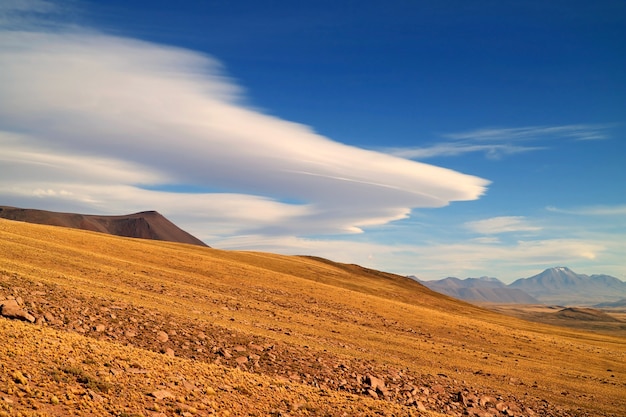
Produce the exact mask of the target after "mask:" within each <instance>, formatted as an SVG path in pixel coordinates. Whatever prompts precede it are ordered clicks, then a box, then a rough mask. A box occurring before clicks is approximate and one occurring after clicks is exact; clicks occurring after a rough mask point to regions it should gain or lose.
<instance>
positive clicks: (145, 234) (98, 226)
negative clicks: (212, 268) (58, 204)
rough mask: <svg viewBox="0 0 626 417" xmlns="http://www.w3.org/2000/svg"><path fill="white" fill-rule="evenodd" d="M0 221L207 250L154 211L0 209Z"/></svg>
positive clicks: (203, 244)
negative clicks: (105, 213) (113, 213)
mask: <svg viewBox="0 0 626 417" xmlns="http://www.w3.org/2000/svg"><path fill="white" fill-rule="evenodd" d="M0 218H3V219H7V220H16V221H21V222H26V223H36V224H45V225H49V226H62V227H70V228H72V229H81V230H89V231H92V232H100V233H106V234H110V235H116V236H123V237H134V238H141V239H152V240H164V241H168V242H176V243H187V244H191V245H198V246H207V245H206V244H205V243H204V242H202V241H201V240H200V239H198V238H196V237H195V236H192V235H191V234H189V233H187V232H186V231H184V230H182V229H181V228H179V227H178V226H176V225H175V224H174V223H172V222H171V221H169V220H168V219H166V218H165V217H163V216H162V215H161V214H159V213H158V212H156V211H142V212H139V213H134V214H127V215H122V216H97V215H89V214H77V213H59V212H55V211H46V210H35V209H25V208H17V207H9V206H0Z"/></svg>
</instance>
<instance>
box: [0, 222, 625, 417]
mask: <svg viewBox="0 0 626 417" xmlns="http://www.w3.org/2000/svg"><path fill="white" fill-rule="evenodd" d="M0 305H3V307H2V310H1V312H2V313H3V314H4V313H6V312H8V311H9V308H8V307H7V308H5V307H4V306H11V308H12V311H21V312H22V313H23V315H22V319H23V320H26V321H23V320H12V319H6V318H0V334H1V335H2V336H1V337H2V339H3V343H1V344H0V358H1V361H0V364H1V365H0V366H2V371H3V372H2V373H0V413H4V414H5V415H7V414H8V415H18V413H21V415H72V414H73V415H76V414H78V415H107V416H109V415H117V416H122V415H125V416H131V415H136V416H139V415H142V416H155V417H156V416H173V415H185V416H196V415H197V416H209V415H220V416H226V415H230V416H239V415H243V416H246V415H256V416H266V415H274V416H278V415H281V416H286V415H290V416H307V415H308V416H312V415H330V416H357V415H358V416H361V415H364V416H367V415H387V416H406V415H438V414H439V413H442V414H446V415H479V416H487V415H489V416H504V415H514V416H516V415H519V416H528V415H540V416H583V415H598V416H619V415H622V414H623V410H625V409H626V400H625V399H624V396H623V393H624V391H625V390H626V339H624V338H620V337H611V336H604V335H598V334H591V333H584V332H578V331H574V330H568V329H564V328H559V327H551V326H547V325H542V324H536V323H530V322H526V321H522V320H518V319H515V318H511V317H507V316H503V315H500V314H496V313H494V312H489V311H487V310H483V309H480V308H478V307H475V306H471V305H469V304H465V303H462V302H459V301H456V300H453V299H451V298H448V297H445V296H442V295H440V294H437V293H434V292H432V291H430V290H428V289H426V288H425V287H423V286H422V285H420V284H419V283H417V282H415V281H413V280H410V279H407V278H404V277H399V276H395V275H392V274H386V273H382V272H378V271H371V270H368V269H365V268H361V267H358V266H355V265H342V264H336V263H333V262H330V261H327V260H322V259H316V258H309V257H287V256H279V255H273V254H267V253H250V252H228V251H219V250H215V249H210V248H206V247H199V246H192V245H184V244H176V243H169V242H161V241H150V240H136V239H128V238H120V237H116V236H109V235H103V234H97V233H92V232H86V231H80V230H73V229H66V228H59V227H52V226H42V225H35V224H27V223H20V222H14V221H8V220H0ZM5 310H6V311H5ZM18 316H19V315H18ZM31 318H32V320H34V323H31V320H30V319H31Z"/></svg>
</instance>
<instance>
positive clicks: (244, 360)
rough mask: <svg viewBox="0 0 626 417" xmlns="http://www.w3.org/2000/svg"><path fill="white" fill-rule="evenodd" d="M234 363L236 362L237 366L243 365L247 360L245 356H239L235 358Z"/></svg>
mask: <svg viewBox="0 0 626 417" xmlns="http://www.w3.org/2000/svg"><path fill="white" fill-rule="evenodd" d="M235 362H237V364H238V365H243V364H244V363H246V362H248V358H246V357H245V356H239V357H237V359H235Z"/></svg>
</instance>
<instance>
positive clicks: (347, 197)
mask: <svg viewBox="0 0 626 417" xmlns="http://www.w3.org/2000/svg"><path fill="white" fill-rule="evenodd" d="M0 68H2V71H0V96H2V97H3V100H0V146H1V147H2V149H3V157H2V158H1V159H0V163H1V164H2V166H3V172H6V173H8V174H10V178H9V177H8V176H4V178H3V179H2V180H0V192H1V193H2V196H3V197H4V200H5V201H13V202H16V203H17V204H21V205H28V206H35V207H37V206H39V205H40V204H38V203H41V201H42V199H50V201H52V202H54V203H55V204H57V205H58V206H62V207H65V209H66V210H69V209H72V208H74V207H78V208H81V209H82V210H83V211H90V212H94V211H95V212H100V213H116V214H117V213H120V212H125V211H130V210H135V209H139V210H142V209H147V208H156V209H158V210H160V211H162V212H164V213H165V214H168V215H171V216H172V217H173V218H174V219H175V220H176V221H180V223H181V224H182V225H184V226H186V227H193V229H192V230H194V231H197V233H198V234H199V235H201V236H205V237H207V238H209V237H212V236H215V235H216V234H219V233H224V234H229V233H231V234H232V233H242V232H246V233H267V234H295V235H306V234H321V233H355V232H361V231H362V230H363V228H364V227H368V226H375V225H382V224H386V223H388V222H390V221H394V220H398V219H403V218H406V217H407V216H408V215H409V214H410V211H411V209H413V208H419V207H442V206H445V205H447V204H449V203H450V202H452V201H464V200H474V199H477V198H479V197H480V196H481V195H482V194H483V193H484V192H485V190H486V187H487V185H488V183H489V182H488V181H487V180H484V179H481V178H478V177H474V176H470V175H465V174H462V173H459V172H456V171H452V170H449V169H444V168H439V167H436V166H432V165H428V164H423V163H418V162H414V161H410V160H406V159H402V158H398V157H395V156H391V155H388V154H385V153H380V152H374V151H371V150H364V149H359V148H356V147H352V146H347V145H344V144H341V143H338V142H334V141H332V140H330V139H328V138H326V137H323V136H321V135H318V134H316V133H315V132H314V131H313V130H312V129H311V128H309V127H307V126H304V125H301V124H297V123H293V122H289V121H285V120H281V119H279V118H276V117H272V116H269V115H266V114H263V113H261V112H259V111H257V110H254V109H253V108H251V107H250V106H247V105H246V103H245V97H244V94H243V92H242V90H241V89H240V88H239V87H238V86H237V85H236V84H235V83H234V82H233V81H232V80H231V79H229V78H228V77H227V76H225V75H224V72H223V69H222V67H221V65H220V63H219V62H217V61H215V60H214V59H212V58H210V57H207V56H205V55H202V54H199V53H196V52H193V51H189V50H185V49H180V48H174V47H167V46H162V45H157V44H154V43H149V42H144V41H139V40H134V39H129V38H123V37H116V36H109V35H106V34H102V33H98V32H95V31H92V30H84V29H76V28H73V29H72V30H63V29H59V28H56V29H54V30H46V31H41V30H39V31H38V30H33V29H32V28H30V29H28V30H27V29H24V30H15V28H12V29H11V30H4V31H2V32H1V33H0ZM172 186H178V187H179V188H180V189H182V190H184V189H185V187H195V188H196V189H198V188H200V189H210V190H214V192H211V193H208V192H207V193H197V192H194V193H192V192H186V193H185V192H182V193H177V194H173V193H172V192H169V191H168V189H171V188H172Z"/></svg>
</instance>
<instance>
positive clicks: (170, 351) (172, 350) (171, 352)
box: [164, 348, 176, 358]
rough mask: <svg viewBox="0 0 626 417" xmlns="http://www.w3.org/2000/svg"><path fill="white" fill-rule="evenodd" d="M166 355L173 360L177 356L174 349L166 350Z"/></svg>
mask: <svg viewBox="0 0 626 417" xmlns="http://www.w3.org/2000/svg"><path fill="white" fill-rule="evenodd" d="M164 353H165V356H170V357H172V358H173V357H175V356H176V354H175V353H174V349H172V348H166V349H165V352H164Z"/></svg>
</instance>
